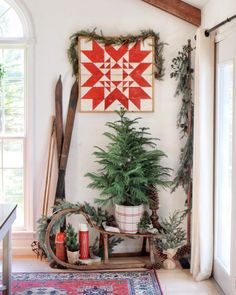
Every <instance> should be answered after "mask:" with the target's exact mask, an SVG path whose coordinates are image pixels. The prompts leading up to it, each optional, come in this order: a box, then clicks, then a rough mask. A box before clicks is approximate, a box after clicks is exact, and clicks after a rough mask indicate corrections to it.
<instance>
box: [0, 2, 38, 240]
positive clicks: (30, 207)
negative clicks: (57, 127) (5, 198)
mask: <svg viewBox="0 0 236 295" xmlns="http://www.w3.org/2000/svg"><path fill="white" fill-rule="evenodd" d="M4 1H5V2H7V3H8V4H9V5H10V6H11V7H12V8H13V9H14V10H15V12H16V13H17V15H18V16H19V19H20V21H21V23H22V27H23V36H24V37H23V38H0V46H1V48H4V47H5V48H9V47H12V48H23V49H24V52H25V56H24V59H25V60H24V61H25V79H24V80H25V106H24V109H25V132H24V214H25V215H24V220H25V227H24V228H22V229H20V230H17V231H16V230H15V229H14V228H13V240H14V239H15V240H18V239H20V240H24V239H25V238H27V237H28V235H27V234H29V235H30V236H31V235H33V234H34V220H33V215H34V214H33V212H34V202H33V183H34V175H33V171H34V169H33V167H34V138H33V130H34V120H33V118H34V116H33V111H34V104H33V101H34V74H33V73H34V43H35V39H34V28H33V23H32V20H31V17H30V14H29V13H28V11H27V9H26V7H25V6H24V5H23V4H22V2H21V1H19V0H4ZM23 233H24V235H22V234H23ZM32 237H33V236H32Z"/></svg>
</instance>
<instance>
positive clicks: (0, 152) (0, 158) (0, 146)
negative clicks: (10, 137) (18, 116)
mask: <svg viewBox="0 0 236 295" xmlns="http://www.w3.org/2000/svg"><path fill="white" fill-rule="evenodd" d="M1 168H2V140H1V138H0V169H1Z"/></svg>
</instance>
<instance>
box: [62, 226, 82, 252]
mask: <svg viewBox="0 0 236 295" xmlns="http://www.w3.org/2000/svg"><path fill="white" fill-rule="evenodd" d="M65 232H66V248H67V250H68V251H71V252H76V251H78V250H79V244H78V237H77V233H76V232H75V230H74V228H73V226H72V225H71V224H70V223H69V224H68V225H67V226H66V230H65Z"/></svg>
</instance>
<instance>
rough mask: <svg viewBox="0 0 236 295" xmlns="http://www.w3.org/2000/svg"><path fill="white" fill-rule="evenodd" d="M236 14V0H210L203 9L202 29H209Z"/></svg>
mask: <svg viewBox="0 0 236 295" xmlns="http://www.w3.org/2000/svg"><path fill="white" fill-rule="evenodd" d="M235 13H236V1H235V0H224V1H222V0H209V1H208V2H207V4H206V5H205V6H204V7H203V9H202V27H205V28H206V29H209V28H211V27H213V26H215V25H216V24H218V23H220V22H222V21H224V20H225V19H226V18H228V17H231V16H233V15H234V14H235Z"/></svg>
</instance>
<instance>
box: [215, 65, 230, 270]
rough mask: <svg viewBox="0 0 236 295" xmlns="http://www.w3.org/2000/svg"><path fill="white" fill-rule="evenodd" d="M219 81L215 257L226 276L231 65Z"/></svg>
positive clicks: (223, 67) (223, 68)
mask: <svg viewBox="0 0 236 295" xmlns="http://www.w3.org/2000/svg"><path fill="white" fill-rule="evenodd" d="M218 81H219V82H218V93H219V95H218V101H217V109H218V111H217V121H218V130H217V161H216V163H217V166H216V169H217V179H216V183H217V187H216V206H217V210H216V235H217V237H216V239H217V242H216V245H217V246H216V256H217V258H218V259H219V261H220V262H221V264H222V266H223V267H224V268H225V270H226V271H227V272H228V273H229V272H230V243H231V199H232V123H233V63H227V64H221V65H220V66H219V72H218Z"/></svg>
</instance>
